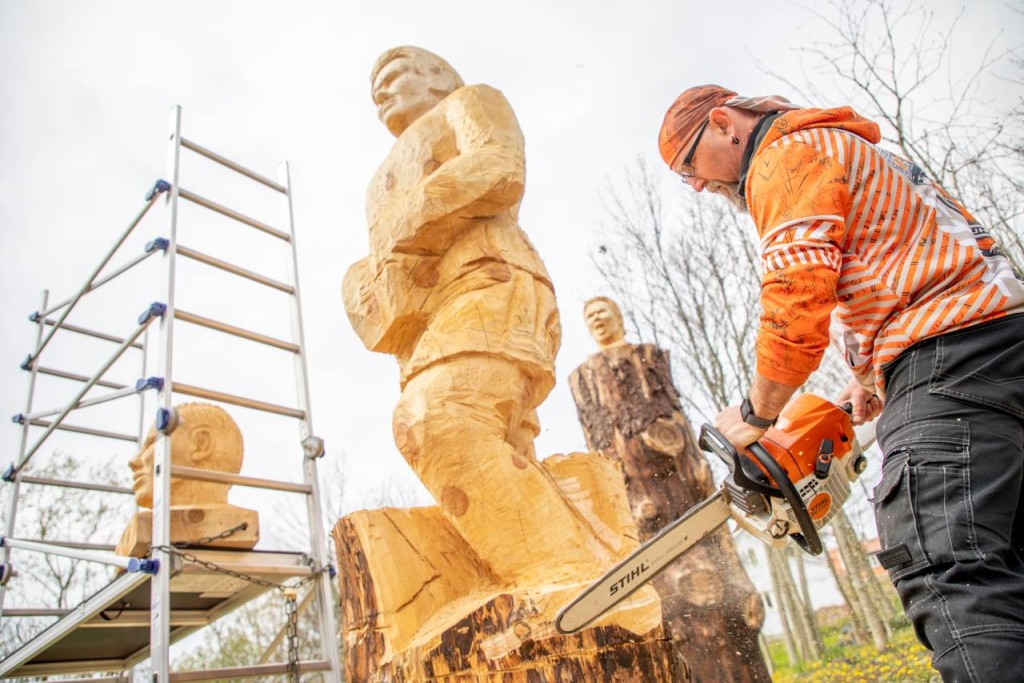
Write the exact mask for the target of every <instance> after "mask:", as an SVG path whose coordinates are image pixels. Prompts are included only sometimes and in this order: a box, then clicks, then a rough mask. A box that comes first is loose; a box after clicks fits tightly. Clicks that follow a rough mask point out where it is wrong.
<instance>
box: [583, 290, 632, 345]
mask: <svg viewBox="0 0 1024 683" xmlns="http://www.w3.org/2000/svg"><path fill="white" fill-rule="evenodd" d="M583 318H584V319H585V320H586V323H587V329H588V330H590V336H592V337H593V338H594V341H596V342H597V345H598V346H599V347H601V348H602V349H606V348H608V347H609V346H618V345H619V344H625V343H626V328H625V325H624V323H623V321H622V312H621V311H620V310H619V306H618V304H616V303H615V302H614V301H612V300H611V299H609V298H608V297H604V296H598V297H594V298H593V299H590V300H588V301H587V302H586V303H585V304H583Z"/></svg>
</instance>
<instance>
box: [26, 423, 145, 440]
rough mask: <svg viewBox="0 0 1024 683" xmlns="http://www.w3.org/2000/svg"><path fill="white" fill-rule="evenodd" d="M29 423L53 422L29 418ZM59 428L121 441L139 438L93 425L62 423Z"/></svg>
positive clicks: (35, 425)
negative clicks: (92, 426) (82, 425)
mask: <svg viewBox="0 0 1024 683" xmlns="http://www.w3.org/2000/svg"><path fill="white" fill-rule="evenodd" d="M28 423H29V424H30V425H32V426H33V427H49V426H50V425H51V424H53V423H52V422H48V421H46V420H29V421H28ZM57 429H58V430H60V431H62V432H75V433H76V434H89V435H90V436H101V437H103V438H106V439H118V440H119V441H131V442H132V443H136V442H138V440H139V437H138V436H134V435H132V434H118V433H117V432H108V431H105V430H102V429H92V428H91V427H80V426H78V425H67V424H64V423H61V424H59V425H57Z"/></svg>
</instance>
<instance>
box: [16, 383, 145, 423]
mask: <svg viewBox="0 0 1024 683" xmlns="http://www.w3.org/2000/svg"><path fill="white" fill-rule="evenodd" d="M85 381H86V382H88V381H89V378H86V380H85ZM137 393H139V389H138V387H137V386H132V387H125V386H123V387H121V388H120V389H118V390H117V391H111V392H110V393H109V394H104V395H102V396H97V397H96V398H84V399H79V400H78V401H76V402H75V403H74V405H72V406H71V409H72V410H77V409H79V408H88V407H89V406H96V405H99V404H101V403H108V402H110V401H116V400H117V399H119V398H124V397H125V396H132V395H134V394H137ZM65 410H67V406H61V407H60V408H52V409H50V410H41V411H39V412H38V413H32V414H31V415H26V416H24V417H23V418H22V419H23V420H29V421H30V422H31V421H34V420H37V419H39V418H41V417H49V416H50V415H58V414H60V413H61V412H63V411H65Z"/></svg>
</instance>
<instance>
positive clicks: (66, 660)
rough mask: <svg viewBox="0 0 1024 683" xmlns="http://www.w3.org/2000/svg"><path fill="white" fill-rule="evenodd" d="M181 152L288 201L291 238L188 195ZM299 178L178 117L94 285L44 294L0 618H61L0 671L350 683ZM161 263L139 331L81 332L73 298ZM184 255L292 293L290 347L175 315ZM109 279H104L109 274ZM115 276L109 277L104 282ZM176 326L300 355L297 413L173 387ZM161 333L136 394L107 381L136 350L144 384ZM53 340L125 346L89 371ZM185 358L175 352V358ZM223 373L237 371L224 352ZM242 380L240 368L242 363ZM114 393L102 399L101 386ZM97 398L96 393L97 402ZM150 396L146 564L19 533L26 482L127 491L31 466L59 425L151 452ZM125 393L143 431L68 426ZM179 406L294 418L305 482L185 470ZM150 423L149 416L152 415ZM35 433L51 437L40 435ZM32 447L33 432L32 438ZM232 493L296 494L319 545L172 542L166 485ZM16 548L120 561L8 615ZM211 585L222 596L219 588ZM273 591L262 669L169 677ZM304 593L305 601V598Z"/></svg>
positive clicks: (285, 217)
mask: <svg viewBox="0 0 1024 683" xmlns="http://www.w3.org/2000/svg"><path fill="white" fill-rule="evenodd" d="M183 150H184V151H185V152H187V153H192V154H194V155H198V157H202V158H205V159H206V160H209V161H212V162H215V164H216V165H217V166H218V167H223V168H226V169H228V170H229V171H230V172H232V173H233V174H236V175H234V176H233V177H236V178H237V177H239V176H240V178H241V179H242V180H241V182H244V183H245V184H247V185H249V186H250V188H251V183H250V181H252V182H255V183H256V184H258V185H261V186H263V187H262V190H261V191H265V190H268V189H269V190H270V191H273V192H275V193H277V194H278V195H279V200H278V206H279V208H278V211H279V213H280V216H281V219H280V220H281V221H282V223H281V224H282V225H283V226H284V229H281V228H278V227H273V226H271V225H270V224H268V223H265V222H263V221H260V220H256V219H255V218H252V217H250V216H248V215H246V214H243V213H241V212H239V211H236V210H233V209H231V208H228V207H227V206H224V205H222V204H219V203H216V202H214V201H211V200H209V199H206V198H204V197H202V196H200V195H198V194H195V193H194V192H191V191H189V190H186V189H185V188H183V187H181V185H180V180H181V179H180V175H181V165H182V164H181V161H182V155H183ZM291 196H292V193H291V182H290V177H289V169H288V164H287V162H282V163H281V165H280V166H279V167H278V173H277V180H276V181H275V180H271V179H270V178H267V177H265V176H263V175H260V174H259V173H256V172H254V171H251V170H249V169H248V168H246V167H244V166H241V165H239V164H237V163H235V162H234V161H231V160H229V159H227V158H225V157H223V156H221V155H219V154H217V153H215V152H212V151H210V150H209V149H207V148H205V147H202V146H200V145H198V144H196V143H195V142H192V141H190V140H188V139H186V138H184V137H182V134H181V108H180V107H177V106H176V107H174V108H173V109H172V110H171V112H170V135H169V138H168V147H167V176H166V180H159V181H157V182H156V183H155V185H154V186H153V187H152V189H151V190H150V191H149V193H148V194H147V196H146V200H145V204H144V206H143V208H142V209H141V210H140V211H139V212H138V214H137V215H136V216H135V217H134V218H133V219H132V221H131V222H130V224H129V225H128V227H127V228H126V229H125V230H124V232H123V233H122V234H121V235H120V236H119V238H118V239H117V241H116V243H115V244H114V246H113V247H112V248H111V249H110V250H109V251H108V252H107V253H106V254H105V256H104V257H103V258H102V259H101V262H100V264H99V265H98V266H97V267H96V268H95V269H94V270H93V271H92V273H91V274H90V276H89V277H88V279H87V280H86V282H85V284H84V285H83V286H82V287H81V288H80V289H79V290H78V291H77V292H76V293H75V294H74V296H72V297H70V298H68V299H66V300H64V301H61V302H60V303H57V304H55V305H51V304H50V303H49V302H48V298H49V297H48V293H47V292H44V293H43V297H42V302H41V305H40V307H39V309H38V310H37V311H35V312H34V313H32V315H31V316H30V320H31V321H32V322H33V323H34V324H35V327H36V330H35V346H34V350H33V351H32V353H31V354H30V355H29V356H28V358H27V359H26V360H25V361H24V363H23V364H22V368H23V369H24V370H27V371H28V372H29V381H28V396H27V400H26V403H25V405H26V407H25V412H24V413H21V414H19V415H16V416H15V418H14V420H15V422H17V423H19V424H20V425H21V427H20V429H21V433H20V447H19V451H18V456H17V458H16V460H15V461H14V462H13V463H12V464H11V466H10V467H9V468H7V470H6V472H4V473H3V475H2V477H3V480H4V481H5V482H6V484H5V485H6V486H8V487H9V489H8V492H9V494H10V495H9V501H8V509H7V518H6V530H5V532H4V536H3V537H2V538H0V545H2V548H0V555H2V564H0V622H3V621H4V620H6V619H12V618H14V617H19V616H51V617H56V618H58V619H57V621H56V622H55V623H53V624H52V625H50V626H49V627H48V628H46V629H45V630H43V631H42V632H40V633H38V634H37V635H35V637H33V638H32V639H31V640H29V641H28V642H26V643H24V644H22V645H21V646H20V647H19V648H18V649H16V650H15V651H14V652H12V653H10V654H9V655H8V656H7V657H6V658H5V659H4V660H3V661H0V677H2V678H17V677H27V676H54V675H65V674H81V673H96V672H107V673H109V674H111V675H112V677H108V678H101V679H98V680H123V679H124V677H125V676H128V675H130V672H131V669H132V668H133V667H134V666H136V665H137V664H139V663H141V662H142V661H144V660H145V659H146V658H149V659H150V666H151V672H152V678H151V680H152V681H153V682H154V683H163V682H164V681H202V680H215V679H219V678H248V677H255V676H273V675H281V676H288V677H289V678H290V679H292V680H298V679H299V677H300V676H301V675H302V674H305V673H311V672H317V673H319V674H320V675H321V676H322V677H323V679H324V680H325V681H332V682H336V681H340V680H341V674H340V665H339V648H338V639H337V630H336V626H335V619H334V611H333V601H332V600H331V586H330V582H331V578H332V574H333V567H332V566H331V564H330V562H329V561H328V557H327V544H326V536H325V533H324V528H323V522H322V517H321V512H320V510H321V505H320V493H319V486H318V478H317V459H318V458H320V457H322V456H323V454H324V444H323V440H322V439H320V438H319V437H317V436H315V435H314V431H313V424H312V416H311V414H310V405H309V403H310V400H309V388H308V381H307V367H306V356H305V343H304V338H303V326H302V308H301V304H300V296H299V279H298V263H297V258H296V249H295V229H294V219H293V214H292V201H291ZM161 198H163V199H164V200H165V207H166V215H165V220H164V222H163V224H164V228H165V229H166V230H167V233H166V234H165V235H163V236H159V237H156V238H154V239H152V240H151V241H149V242H148V243H147V244H146V247H145V249H144V250H143V253H141V254H139V255H137V256H135V257H133V258H131V259H130V260H128V261H127V262H126V263H125V264H123V265H121V266H119V267H116V268H112V269H109V270H108V268H107V267H108V264H110V263H111V261H112V260H113V258H114V256H115V255H117V254H119V253H120V252H121V251H122V246H123V245H125V242H126V240H127V239H128V237H129V235H131V234H132V233H133V231H135V229H136V227H137V226H138V225H139V224H140V223H141V222H142V220H143V218H144V217H145V216H146V215H147V213H149V211H150V209H152V208H153V206H155V205H156V204H157V203H158V200H159V199H161ZM183 202H187V203H189V204H193V205H195V206H197V207H201V208H202V209H203V210H206V211H212V212H215V213H217V214H219V215H220V216H223V217H226V218H228V219H230V221H232V222H234V223H239V224H242V225H244V226H247V227H248V228H253V229H255V230H256V231H257V232H259V233H262V234H263V235H266V236H269V237H272V238H275V239H276V240H278V241H279V242H283V243H285V244H286V245H287V249H288V251H289V258H288V260H287V270H288V278H287V281H281V280H278V279H274V278H271V277H267V276H265V275H262V274H260V273H258V272H255V271H253V270H250V269H248V268H244V267H241V266H239V265H235V264H232V263H229V262H228V261H224V260H221V259H219V258H215V257H213V256H210V255H207V254H206V253H203V252H201V251H199V250H196V249H191V248H189V247H186V246H184V245H182V244H179V243H178V232H179V231H178V227H179V226H178V224H179V206H181V204H182V203H183ZM157 257H159V258H161V259H162V265H161V268H160V270H161V272H162V274H161V276H160V280H161V289H162V292H161V295H160V296H161V298H160V299H159V300H158V301H156V302H154V303H152V304H150V305H149V306H148V308H146V309H145V310H144V311H142V313H141V315H139V317H138V319H137V323H136V324H135V325H134V327H133V328H132V329H131V331H130V332H129V333H128V334H109V333H107V332H104V331H99V330H96V329H91V328H90V327H87V326H82V325H78V324H72V323H71V322H69V320H68V318H69V316H70V315H71V313H72V311H73V310H75V309H76V307H77V306H78V305H79V303H80V302H81V301H82V300H83V298H84V297H86V296H87V295H88V294H90V293H91V292H94V291H96V290H97V289H99V288H101V287H103V286H104V285H107V283H110V282H111V281H113V280H115V279H116V278H118V277H120V276H121V275H123V274H124V273H127V272H128V271H130V270H132V269H133V268H135V267H136V266H138V265H139V264H140V263H142V262H143V261H147V260H149V259H153V258H157ZM180 259H188V260H189V261H192V262H195V263H196V264H200V265H201V266H203V267H209V268H212V269H215V270H217V271H220V272H221V273H227V274H229V275H230V276H237V277H239V278H243V279H245V280H248V281H249V282H251V283H256V284H258V285H260V286H262V287H264V288H269V289H272V290H276V291H278V292H282V293H284V294H285V295H287V297H288V308H289V313H290V328H291V339H281V338H277V337H274V336H269V335H266V334H261V333H258V332H255V331H252V330H249V329H246V328H243V327H239V326H235V325H232V324H228V323H226V322H222V321H219V320H215V319H213V318H210V317H206V316H203V315H199V314H196V313H191V312H187V311H185V310H182V309H180V308H177V307H176V305H175V291H176V289H177V287H176V268H177V266H178V264H179V260H180ZM105 271H108V272H106V273H105ZM104 273H105V274H104ZM178 323H186V324H188V325H191V326H196V327H202V328H205V329H207V330H211V331H213V332H215V333H218V334H222V335H227V336H228V337H231V338H234V339H241V340H243V342H244V343H247V344H250V343H251V344H256V345H260V346H262V347H267V348H271V349H275V350H277V351H281V352H284V353H286V354H290V355H291V356H292V358H293V363H292V366H293V367H292V372H293V375H294V379H295V396H296V401H295V403H297V405H287V404H285V403H272V402H268V401H264V400H257V399H255V398H250V397H247V396H243V395H240V394H235V393H228V392H225V391H219V390H215V389H212V388H207V387H200V386H194V385H189V384H185V383H182V382H179V381H176V380H174V379H172V377H173V372H172V370H173V368H172V360H173V359H174V357H175V355H174V351H175V348H174V344H175V336H174V335H175V327H176V325H177V324H178ZM150 332H154V334H153V335H152V336H155V337H156V341H155V346H156V368H157V369H158V374H156V375H155V376H149V377H146V376H144V377H142V378H140V379H139V380H138V381H137V382H135V383H134V384H131V383H120V382H114V381H111V380H109V379H105V375H106V374H107V373H108V370H110V368H111V367H112V366H114V364H115V363H116V362H117V361H118V360H119V359H120V358H122V356H124V355H125V354H126V353H127V352H129V351H138V352H140V353H141V358H142V362H141V364H142V368H143V374H145V373H146V368H147V367H148V365H147V364H152V362H153V359H152V357H151V356H150V350H149V347H150V345H151V343H152V341H151V339H150V336H151V335H150ZM58 333H69V334H72V335H84V336H86V337H90V338H93V339H99V340H102V341H104V342H108V343H112V344H116V349H115V350H114V352H113V353H112V354H111V355H110V356H109V357H108V358H107V360H106V361H104V362H102V363H101V364H100V367H99V368H98V369H97V370H96V371H95V372H94V373H93V374H91V375H88V376H87V375H83V374H78V373H75V372H70V371H68V370H63V369H59V368H57V367H55V366H53V365H49V364H46V363H45V360H46V359H45V354H44V351H45V350H47V348H48V347H50V346H51V342H52V341H53V340H54V338H55V336H56V335H58ZM179 352H180V349H179ZM223 360H224V361H226V362H224V363H223V366H224V367H227V368H232V367H233V365H234V364H233V363H232V362H231V359H230V357H227V358H224V359H223ZM242 369H243V370H244V368H242ZM43 375H48V376H52V377H57V378H61V379H64V380H69V381H71V382H74V383H77V384H80V385H81V386H80V387H79V388H78V389H77V390H76V391H74V392H73V395H72V396H71V398H70V399H69V400H67V401H66V402H63V403H62V405H61V406H60V407H57V408H52V409H44V410H39V409H37V408H36V407H35V406H34V405H33V401H34V398H35V393H36V388H37V380H38V378H39V377H40V376H43ZM94 390H96V391H99V390H105V391H104V392H103V393H100V394H99V395H93V394H95V393H96V391H94ZM90 392H92V393H90ZM147 392H148V393H149V395H150V396H152V395H153V394H155V403H156V418H155V421H153V422H154V423H155V428H156V432H157V433H156V440H155V442H154V457H153V471H152V481H153V507H152V542H151V546H150V547H151V549H150V553H149V554H148V556H147V557H142V558H129V557H123V556H119V555H115V554H114V553H113V552H111V551H112V548H110V547H107V546H102V545H99V544H95V543H86V542H77V541H66V542H63V541H62V542H55V541H49V542H43V541H41V540H39V539H26V538H20V537H19V536H18V535H17V527H16V521H17V513H18V506H19V500H20V498H21V497H22V495H23V492H22V488H23V486H25V485H29V486H53V487H70V488H75V489H82V490H88V491H96V492H100V493H102V494H111V495H125V494H132V493H133V491H132V489H129V488H124V487H118V486H114V485H106V484H100V483H95V482H87V481H67V480H58V479H52V478H46V477H38V476H32V475H31V474H30V473H29V465H30V464H31V462H32V460H33V458H34V456H36V455H37V454H38V453H39V451H40V449H41V448H42V447H43V445H44V444H46V443H47V442H48V439H50V437H51V436H52V435H53V434H54V433H55V432H58V431H62V432H71V433H74V434H80V435H88V436H93V437H99V438H102V439H112V440H116V441H120V442H126V441H127V442H134V443H136V444H138V446H139V447H140V448H141V446H142V443H143V437H144V434H145V432H144V428H145V424H146V422H148V421H152V420H146V419H145V418H146V415H145V407H146V402H147V399H145V394H146V393H147ZM129 396H138V397H139V400H138V402H137V405H138V409H137V410H138V431H137V433H136V434H126V433H123V432H117V431H112V430H110V429H100V428H97V427H95V426H90V425H83V424H70V423H68V422H66V418H67V417H68V416H69V415H70V414H71V413H72V412H75V411H78V410H80V409H82V408H86V407H89V406H94V405H99V404H101V403H107V402H114V401H117V400H118V399H124V398H126V397H129ZM175 396H190V397H193V398H197V399H202V400H206V401H214V402H217V403H226V404H229V405H233V406H240V407H243V408H246V409H251V410H254V411H260V412H261V413H270V414H273V415H278V416H282V417H284V418H289V419H290V420H287V421H291V422H297V423H298V427H299V429H298V438H297V439H295V440H294V443H295V448H294V457H295V461H298V460H301V462H302V483H296V482H289V481H280V480H276V479H269V478H257V477H252V476H242V475H241V474H238V475H235V474H228V473H222V472H214V471H211V470H203V469H197V468H191V467H184V466H181V465H180V464H175V463H173V462H172V459H171V438H170V435H171V433H172V432H173V431H174V428H175V426H176V424H177V412H176V410H175V407H174V397H175ZM150 415H151V413H150ZM38 430H42V431H41V432H39V431H38ZM30 437H31V438H30ZM172 477H173V478H175V479H187V480H195V481H206V482H214V483H221V484H230V485H235V486H240V487H249V488H254V489H262V490H265V491H274V492H286V493H290V494H295V495H299V496H303V497H304V498H305V513H306V515H305V516H306V521H307V523H308V533H309V548H308V550H306V551H304V552H295V551H263V550H247V551H239V550H226V549H213V548H209V547H198V546H197V547H189V548H180V547H176V546H175V545H173V544H172V542H171V541H172V539H171V538H170V502H171V501H170V496H171V493H170V492H171V486H170V484H171V478H172ZM22 552H38V553H47V554H49V555H56V556H62V557H66V558H71V559H72V560H75V561H84V562H97V563H101V564H106V565H112V566H114V567H117V569H118V571H119V574H118V575H117V576H116V578H114V580H113V581H111V582H110V583H109V584H107V585H106V586H105V587H104V588H102V589H100V590H99V591H98V592H96V593H94V594H93V595H91V596H90V597H88V598H86V599H85V600H84V601H83V602H81V603H80V604H79V605H77V606H76V607H75V608H73V609H51V608H46V607H39V608H19V609H14V608H8V609H6V610H5V608H4V597H5V594H6V591H7V590H8V589H10V588H12V587H13V586H15V585H16V584H17V583H18V582H19V581H25V580H31V577H27V576H22V577H20V579H19V578H17V571H16V568H17V562H16V561H12V556H13V560H16V559H17V555H18V554H19V553H22ZM211 586H214V587H215V588H213V589H211ZM270 590H279V591H281V592H282V593H283V595H284V597H285V600H286V603H285V604H286V620H285V621H286V623H285V625H284V626H283V627H282V630H281V632H280V633H278V635H277V637H276V638H275V639H274V642H273V643H272V644H271V647H270V648H269V649H268V650H267V653H265V655H264V656H263V657H262V658H261V659H260V662H259V663H257V664H254V665H252V666H246V667H237V668H232V669H220V670H213V671H187V672H171V671H170V662H169V653H170V645H171V644H172V643H173V642H176V641H178V640H180V639H181V638H183V637H185V636H187V635H189V634H191V633H193V632H195V631H197V630H198V629H201V628H203V627H204V626H206V625H208V624H210V623H212V622H213V621H215V620H217V619H219V618H221V617H222V616H224V615H226V614H227V613H229V612H230V611H232V610H234V609H235V608H237V607H239V606H240V605H242V604H244V603H246V602H248V601H249V600H252V599H253V598H255V597H256V596H258V595H260V594H262V593H265V592H266V591H270ZM302 590H306V591H307V592H306V594H305V596H304V597H302V598H301V599H300V598H299V593H300V592H301V591H302ZM314 599H315V602H316V605H317V613H318V617H319V622H318V623H319V634H320V637H319V641H320V650H321V655H320V658H319V659H313V660H307V661H299V660H298V657H297V645H296V639H297V634H296V620H297V616H298V613H299V612H300V611H301V610H302V609H303V608H304V607H305V606H306V605H307V604H309V603H310V602H313V600H314ZM284 640H286V641H287V643H288V661H287V662H279V663H267V662H266V661H265V660H266V659H268V658H269V655H270V654H271V653H272V651H273V650H274V649H275V648H276V647H278V646H279V645H280V643H281V642H282V641H284Z"/></svg>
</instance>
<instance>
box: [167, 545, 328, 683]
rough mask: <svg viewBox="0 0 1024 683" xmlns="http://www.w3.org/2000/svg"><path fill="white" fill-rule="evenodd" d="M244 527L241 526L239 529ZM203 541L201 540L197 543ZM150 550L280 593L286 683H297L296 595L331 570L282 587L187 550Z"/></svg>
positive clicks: (171, 547)
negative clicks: (286, 669)
mask: <svg viewBox="0 0 1024 683" xmlns="http://www.w3.org/2000/svg"><path fill="white" fill-rule="evenodd" d="M239 527H243V528H244V525H239ZM239 527H235V528H234V529H229V530H227V531H225V532H222V533H221V534H219V535H218V536H215V537H211V538H212V539H213V540H217V539H218V538H226V537H227V536H230V535H231V534H233V533H235V532H237V531H239V530H240V529H239ZM202 540H206V539H200V541H202ZM152 549H153V550H162V551H164V552H166V553H170V554H171V555H177V556H178V557H180V558H181V559H183V560H184V561H186V562H191V563H192V564H198V565H199V566H200V567H203V568H204V569H207V570H209V571H211V572H214V573H216V574H224V575H225V576H230V577H232V578H235V579H239V580H241V581H245V582H247V583H252V584H256V585H257V586H263V587H264V588H273V589H274V590H277V591H280V592H281V594H282V595H283V596H284V600H285V602H284V614H285V619H286V620H287V624H286V626H287V631H286V639H287V641H288V680H289V682H290V683H299V610H298V606H297V604H296V598H297V597H298V595H299V589H300V588H302V587H303V586H305V585H306V584H307V583H311V582H313V581H315V580H316V579H317V578H318V577H319V576H320V575H321V574H323V573H324V572H326V571H329V570H330V569H331V565H330V564H325V565H324V566H323V567H320V569H318V570H316V571H315V572H312V573H311V574H310V575H309V576H307V577H305V578H303V579H301V580H300V581H298V582H296V583H294V584H290V585H285V584H283V583H274V582H273V581H268V580H267V579H261V578H259V577H258V576H252V575H251V574H245V573H243V572H239V571H235V570H234V569H228V568H227V567H222V566H220V565H219V564H217V563H216V562H210V561H209V560H203V559H200V558H199V557H197V556H196V555H195V554H194V553H190V552H188V551H187V550H182V549H180V548H176V547H174V546H170V545H155V546H153V548H152Z"/></svg>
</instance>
